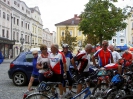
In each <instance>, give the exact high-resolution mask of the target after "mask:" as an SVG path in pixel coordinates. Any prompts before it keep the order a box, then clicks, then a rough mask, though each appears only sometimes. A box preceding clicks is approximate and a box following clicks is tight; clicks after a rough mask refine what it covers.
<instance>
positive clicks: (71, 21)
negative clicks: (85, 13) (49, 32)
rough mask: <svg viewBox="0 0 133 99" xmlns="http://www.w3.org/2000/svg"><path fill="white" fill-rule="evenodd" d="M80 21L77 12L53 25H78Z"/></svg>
mask: <svg viewBox="0 0 133 99" xmlns="http://www.w3.org/2000/svg"><path fill="white" fill-rule="evenodd" d="M79 22H80V17H79V16H77V14H75V15H74V17H73V18H71V19H68V20H66V21H63V22H60V23H57V24H55V26H59V25H78V24H79Z"/></svg>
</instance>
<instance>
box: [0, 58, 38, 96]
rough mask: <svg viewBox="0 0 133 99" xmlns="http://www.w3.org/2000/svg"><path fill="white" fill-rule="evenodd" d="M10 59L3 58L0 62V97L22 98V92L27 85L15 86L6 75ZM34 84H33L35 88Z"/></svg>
mask: <svg viewBox="0 0 133 99" xmlns="http://www.w3.org/2000/svg"><path fill="white" fill-rule="evenodd" d="M10 61H11V60H5V61H4V62H3V63H2V64H0V99H23V92H25V91H26V90H27V86H21V87H20V86H15V85H14V84H13V82H12V80H11V79H9V77H8V70H9V63H10ZM35 87H36V86H33V88H35Z"/></svg>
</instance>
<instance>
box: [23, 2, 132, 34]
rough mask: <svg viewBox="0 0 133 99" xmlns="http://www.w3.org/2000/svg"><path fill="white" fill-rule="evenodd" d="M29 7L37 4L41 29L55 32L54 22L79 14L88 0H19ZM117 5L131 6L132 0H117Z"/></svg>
mask: <svg viewBox="0 0 133 99" xmlns="http://www.w3.org/2000/svg"><path fill="white" fill-rule="evenodd" d="M21 1H24V2H25V3H26V5H27V6H28V7H29V8H31V7H35V6H38V7H39V10H40V13H41V19H42V21H43V29H45V28H48V29H49V31H50V32H52V31H55V32H56V27H55V24H56V23H60V22H62V21H65V20H67V19H71V18H73V17H74V14H77V15H79V14H81V12H83V11H84V8H85V6H84V5H85V4H86V3H88V1H89V0H21ZM115 5H116V6H117V7H125V6H126V5H130V6H133V0H118V3H115Z"/></svg>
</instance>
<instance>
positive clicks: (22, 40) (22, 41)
mask: <svg viewBox="0 0 133 99" xmlns="http://www.w3.org/2000/svg"><path fill="white" fill-rule="evenodd" d="M20 43H21V45H22V46H21V47H20V52H22V50H23V44H24V38H23V37H21V38H20Z"/></svg>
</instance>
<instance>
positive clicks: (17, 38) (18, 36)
mask: <svg viewBox="0 0 133 99" xmlns="http://www.w3.org/2000/svg"><path fill="white" fill-rule="evenodd" d="M18 35H19V34H18V32H17V41H18V39H19V36H18Z"/></svg>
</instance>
